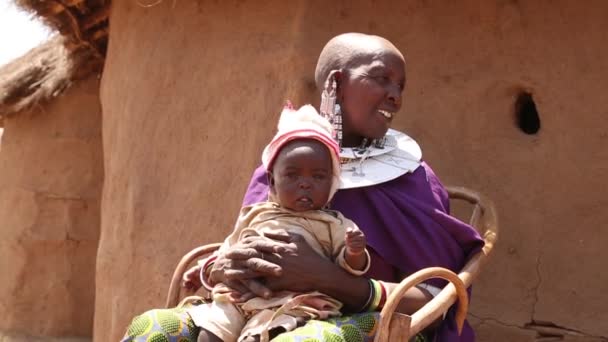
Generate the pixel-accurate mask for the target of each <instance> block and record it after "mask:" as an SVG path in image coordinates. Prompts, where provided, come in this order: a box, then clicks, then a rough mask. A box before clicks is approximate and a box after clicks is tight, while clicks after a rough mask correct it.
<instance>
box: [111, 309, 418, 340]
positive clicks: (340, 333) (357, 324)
mask: <svg viewBox="0 0 608 342" xmlns="http://www.w3.org/2000/svg"><path fill="white" fill-rule="evenodd" d="M379 317H380V314H379V313H377V312H374V313H362V314H355V315H352V316H344V317H338V318H333V319H330V320H327V321H318V320H311V321H308V322H307V323H306V324H305V325H304V326H302V327H299V328H297V329H295V330H293V331H290V332H286V333H283V334H281V335H279V336H277V337H276V338H274V339H273V342H300V341H302V342H304V341H305V342H323V341H332V342H334V341H340V342H367V341H372V340H373V339H374V335H375V333H376V328H377V326H378V319H379ZM198 332H199V328H198V327H196V326H195V325H194V323H193V322H192V319H191V318H190V316H189V315H188V313H187V312H186V309H185V308H173V309H157V310H150V311H147V312H145V313H143V314H142V315H140V316H137V317H135V318H134V319H133V321H132V322H131V324H130V325H129V328H128V329H127V333H126V334H125V336H124V337H123V339H122V342H148V341H149V342H196V339H197V336H198ZM416 341H425V339H424V338H423V337H421V336H420V337H418V338H417V339H416Z"/></svg>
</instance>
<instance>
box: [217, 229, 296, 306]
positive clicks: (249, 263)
mask: <svg viewBox="0 0 608 342" xmlns="http://www.w3.org/2000/svg"><path fill="white" fill-rule="evenodd" d="M290 239H291V238H290V237H289V236H288V235H287V234H286V233H283V234H281V233H277V234H270V233H267V234H266V236H265V237H262V236H249V237H246V238H244V239H243V240H241V241H240V242H238V243H237V244H235V245H233V246H232V247H231V248H230V249H229V250H227V251H225V252H224V253H221V254H220V255H218V257H217V259H216V261H215V263H214V264H213V267H212V269H211V273H210V277H209V278H210V281H211V282H212V283H220V282H221V283H224V284H226V285H228V286H229V287H231V288H233V289H235V290H237V291H239V292H241V293H243V294H245V293H248V292H251V293H254V294H256V295H258V296H261V297H264V298H268V297H270V296H271V295H272V292H271V291H270V289H268V287H266V286H264V284H263V283H262V282H261V281H260V278H266V277H277V276H280V275H281V274H282V271H283V270H282V268H281V267H280V266H279V265H276V264H274V263H272V262H271V261H269V260H267V259H268V257H269V256H271V255H274V254H275V253H276V254H282V253H289V252H290V251H291V250H292V249H293V246H292V245H290V244H289V243H288V242H289V241H290Z"/></svg>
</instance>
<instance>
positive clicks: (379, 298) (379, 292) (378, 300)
mask: <svg viewBox="0 0 608 342" xmlns="http://www.w3.org/2000/svg"><path fill="white" fill-rule="evenodd" d="M369 282H370V286H372V287H373V288H374V290H373V292H374V297H373V300H371V303H370V305H369V308H368V309H367V311H378V310H380V309H382V308H383V307H384V304H385V303H386V297H387V296H386V288H385V287H384V284H382V282H381V281H378V280H374V279H370V280H369Z"/></svg>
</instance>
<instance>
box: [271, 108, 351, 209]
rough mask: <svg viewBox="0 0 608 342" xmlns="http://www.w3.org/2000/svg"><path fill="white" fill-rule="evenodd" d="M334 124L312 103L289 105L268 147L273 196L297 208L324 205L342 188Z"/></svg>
mask: <svg viewBox="0 0 608 342" xmlns="http://www.w3.org/2000/svg"><path fill="white" fill-rule="evenodd" d="M332 136H333V131H332V127H331V124H330V123H329V122H328V121H327V120H326V119H324V118H322V117H321V116H320V115H318V114H317V111H316V110H315V109H314V108H313V107H312V106H304V107H302V108H300V109H299V110H297V111H294V110H292V109H289V108H286V109H285V110H284V111H283V113H282V114H281V119H280V121H279V131H278V132H277V134H276V135H275V137H274V138H273V139H272V141H271V142H270V144H268V146H266V148H265V149H264V154H263V156H262V161H263V163H264V166H265V167H266V170H267V172H268V179H269V185H270V197H271V199H272V200H273V201H275V202H277V203H278V204H279V205H281V206H282V207H285V208H288V209H291V210H295V211H306V210H317V209H321V208H323V207H324V206H325V205H326V204H327V203H328V202H329V200H330V199H331V197H333V194H334V193H335V192H336V190H337V189H338V185H339V177H340V164H339V147H338V145H337V143H336V141H335V140H334V139H333V138H332Z"/></svg>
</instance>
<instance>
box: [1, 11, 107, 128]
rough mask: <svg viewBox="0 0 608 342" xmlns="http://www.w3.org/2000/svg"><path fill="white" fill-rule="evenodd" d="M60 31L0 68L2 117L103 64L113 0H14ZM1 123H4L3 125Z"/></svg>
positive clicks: (47, 96) (37, 101)
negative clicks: (109, 13)
mask: <svg viewBox="0 0 608 342" xmlns="http://www.w3.org/2000/svg"><path fill="white" fill-rule="evenodd" d="M16 3H17V5H19V6H20V7H21V8H23V9H25V10H26V11H28V12H31V13H33V14H34V15H36V16H38V17H39V18H40V19H41V20H42V21H43V22H44V23H45V24H47V25H48V26H49V27H51V28H52V29H54V30H56V31H57V32H58V33H59V34H58V35H57V36H56V37H54V38H51V39H49V41H48V42H46V43H44V44H42V45H40V46H38V47H36V48H34V49H32V50H31V51H30V52H28V53H27V54H25V55H24V56H22V57H21V58H18V59H17V60H15V61H13V62H11V63H9V64H7V65H5V66H3V67H1V68H0V120H1V118H2V117H4V116H8V115H11V114H14V113H17V112H19V111H22V110H25V109H28V108H29V107H31V106H34V105H36V104H40V103H43V102H44V101H47V100H49V99H51V98H53V97H55V96H57V95H59V94H60V93H61V92H62V91H63V90H65V89H66V88H67V87H68V86H69V85H70V84H71V83H72V82H73V81H75V80H77V79H81V78H84V77H86V76H88V75H90V74H91V73H94V72H100V71H101V68H102V67H103V61H104V58H105V53H106V47H107V42H108V12H109V7H110V1H109V0H16ZM0 126H1V124H0Z"/></svg>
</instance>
